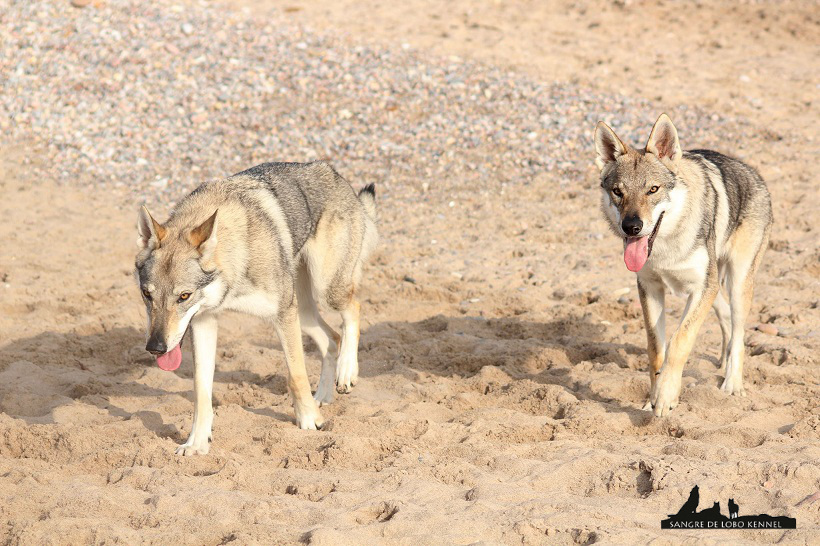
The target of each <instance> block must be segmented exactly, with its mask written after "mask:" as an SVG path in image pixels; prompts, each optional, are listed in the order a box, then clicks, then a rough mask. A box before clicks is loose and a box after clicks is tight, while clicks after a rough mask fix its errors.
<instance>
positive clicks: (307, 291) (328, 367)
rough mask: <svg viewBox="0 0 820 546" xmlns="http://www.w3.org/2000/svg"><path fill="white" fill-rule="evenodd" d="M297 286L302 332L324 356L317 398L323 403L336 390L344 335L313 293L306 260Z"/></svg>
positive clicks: (329, 401)
mask: <svg viewBox="0 0 820 546" xmlns="http://www.w3.org/2000/svg"><path fill="white" fill-rule="evenodd" d="M296 287H297V296H296V297H297V300H298V302H299V322H300V323H301V325H302V332H304V333H305V334H307V335H309V336H310V337H311V339H313V342H314V343H316V347H317V348H318V349H319V354H321V356H322V373H321V375H320V376H319V385H318V386H317V387H316V392H315V393H314V394H313V398H314V399H315V400H316V402H318V403H319V405H320V406H321V405H322V404H330V403H331V402H333V395H334V394H335V392H336V359H337V358H338V355H339V343H340V342H341V337H340V336H339V334H337V333H336V331H335V330H334V329H333V328H331V327H330V325H328V323H327V322H325V320H324V319H323V318H322V315H321V314H320V313H319V306H318V305H317V303H316V299H315V298H314V297H313V290H312V288H311V280H310V274H309V273H308V270H307V266H306V265H305V264H302V265H301V266H300V267H299V271H298V273H297V281H296Z"/></svg>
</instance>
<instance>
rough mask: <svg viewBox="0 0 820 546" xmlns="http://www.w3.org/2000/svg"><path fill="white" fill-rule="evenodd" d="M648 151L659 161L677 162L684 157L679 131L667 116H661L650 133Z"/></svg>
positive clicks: (647, 144)
mask: <svg viewBox="0 0 820 546" xmlns="http://www.w3.org/2000/svg"><path fill="white" fill-rule="evenodd" d="M646 151H647V152H648V153H650V154H652V155H654V156H655V157H657V158H658V159H670V160H672V161H677V160H678V159H680V158H681V156H682V155H683V152H682V151H681V149H680V142H679V141H678V130H677V129H675V126H674V125H672V120H671V119H669V116H667V115H666V114H661V115H660V117H659V118H658V121H656V122H655V125H654V126H653V127H652V132H651V133H649V141H648V142H647V143H646Z"/></svg>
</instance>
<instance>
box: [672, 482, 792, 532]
mask: <svg viewBox="0 0 820 546" xmlns="http://www.w3.org/2000/svg"><path fill="white" fill-rule="evenodd" d="M699 503H700V490H699V489H698V486H697V485H696V486H695V487H693V488H692V492H691V493H689V499H688V500H687V501H686V502H685V503H683V506H681V508H680V510H678V513H677V514H670V515H669V517H668V518H667V519H665V520H663V521H661V529H797V520H796V519H794V518H790V517H786V516H770V515H769V514H757V515H754V516H753V515H744V516H741V515H740V514H741V509H740V506H739V505H738V503H737V502H735V499H729V501H728V503H727V505H726V508H727V511H728V515H724V514H723V513H722V512H721V511H720V503H719V502H716V503H714V504H713V505H712V506H711V507H710V508H704V509H703V510H701V511H700V512H698V504H699Z"/></svg>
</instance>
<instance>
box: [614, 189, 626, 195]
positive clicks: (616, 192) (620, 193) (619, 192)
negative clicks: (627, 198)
mask: <svg viewBox="0 0 820 546" xmlns="http://www.w3.org/2000/svg"><path fill="white" fill-rule="evenodd" d="M612 193H614V194H615V195H617V196H618V197H623V196H624V194H623V192H622V191H621V190H620V189H618V188H615V189H614V190H612Z"/></svg>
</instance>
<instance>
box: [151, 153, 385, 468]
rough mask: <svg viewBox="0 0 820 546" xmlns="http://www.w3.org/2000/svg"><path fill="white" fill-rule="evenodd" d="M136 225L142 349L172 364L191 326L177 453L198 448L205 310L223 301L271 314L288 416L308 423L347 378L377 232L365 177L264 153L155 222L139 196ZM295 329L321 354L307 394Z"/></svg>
mask: <svg viewBox="0 0 820 546" xmlns="http://www.w3.org/2000/svg"><path fill="white" fill-rule="evenodd" d="M138 230H139V239H138V245H139V246H140V251H139V253H138V254H137V258H136V276H137V280H138V282H139V285H140V289H141V291H142V297H143V300H144V303H145V310H146V313H147V315H148V343H147V345H146V347H145V348H146V350H148V351H149V352H151V353H152V354H154V355H155V356H156V357H157V364H158V365H159V366H160V368H162V369H164V370H175V369H176V368H177V367H179V364H180V361H181V359H182V351H181V348H180V347H181V342H182V338H183V336H184V335H185V332H186V331H187V330H188V328H189V327H190V330H191V334H192V345H193V355H194V366H195V372H194V387H195V393H196V405H195V409H194V421H193V428H192V430H191V434H190V436H189V438H188V441H187V442H185V443H184V444H182V445H181V446H179V448H178V449H177V453H178V454H182V455H193V454H196V453H200V454H205V453H207V452H208V450H209V447H210V446H209V442H210V439H211V427H212V423H213V408H212V405H211V393H212V387H213V376H214V364H215V360H216V337H217V315H218V314H219V312H221V311H223V310H226V309H230V310H235V311H241V312H245V313H249V314H251V315H256V316H259V317H263V318H265V319H269V320H271V321H272V323H273V325H274V327H275V330H276V333H277V335H278V336H279V340H280V341H281V343H282V348H283V350H284V354H285V360H286V362H287V367H288V386H289V388H290V392H291V394H292V395H293V407H294V411H295V414H296V424H297V425H298V426H299V427H300V428H303V429H318V428H320V427H321V426H322V423H323V420H322V416H321V414H320V413H319V407H318V405H321V404H324V403H329V402H331V401H332V400H333V393H334V390H335V389H338V390H339V391H340V392H346V391H348V390H349V389H350V388H351V386H352V385H355V384H356V381H357V379H358V374H359V364H358V356H357V352H358V344H359V302H358V300H357V290H358V286H359V282H360V279H361V275H362V266H363V265H364V263H365V262H366V260H367V258H368V256H369V255H370V253H371V252H372V251H373V249H374V248H375V246H376V243H377V240H378V234H377V230H376V201H375V189H374V186H373V185H372V184H371V185H369V186H367V187H365V188H364V189H363V190H362V191H360V192H359V194H358V196H357V195H356V193H355V192H354V191H353V188H352V187H351V186H350V184H349V183H348V182H347V181H346V180H345V179H344V178H342V177H341V176H340V175H339V174H338V173H337V172H336V171H335V170H334V169H333V168H332V167H331V166H330V165H328V164H327V163H324V162H314V163H266V164H263V165H258V166H256V167H253V168H251V169H248V170H247V171H243V172H241V173H239V174H235V175H233V176H231V177H229V178H226V179H222V180H215V181H211V182H206V183H204V184H202V185H201V186H199V187H198V188H197V189H196V190H194V191H193V192H192V193H191V194H190V195H188V196H187V197H185V198H184V199H183V200H182V201H180V202H179V204H177V205H176V207H174V210H173V212H172V213H171V216H170V218H169V219H168V221H167V222H165V223H164V224H160V223H159V222H157V221H156V220H154V218H153V217H152V216H151V214H150V213H149V212H148V210H147V209H146V208H145V207H143V208H142V210H141V211H140V215H139V221H138ZM320 304H322V305H325V306H327V307H329V308H330V309H333V310H335V311H338V312H339V313H340V314H341V317H342V323H343V327H342V328H343V329H342V335H341V336H339V334H337V333H336V332H335V331H334V330H333V328H331V327H330V326H329V325H328V324H327V323H326V322H325V321H324V320H323V319H322V316H321V315H320V314H319V305H320ZM302 332H304V333H306V334H308V335H309V336H310V337H311V338H312V339H313V340H314V341H315V343H316V345H317V347H318V349H319V352H320V353H321V356H322V371H321V375H320V379H319V385H318V388H317V390H316V394H315V396H314V397H311V392H310V383H309V381H308V377H307V373H306V371H305V361H304V354H303V349H302ZM337 354H338V360H337V359H336V355H337Z"/></svg>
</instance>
